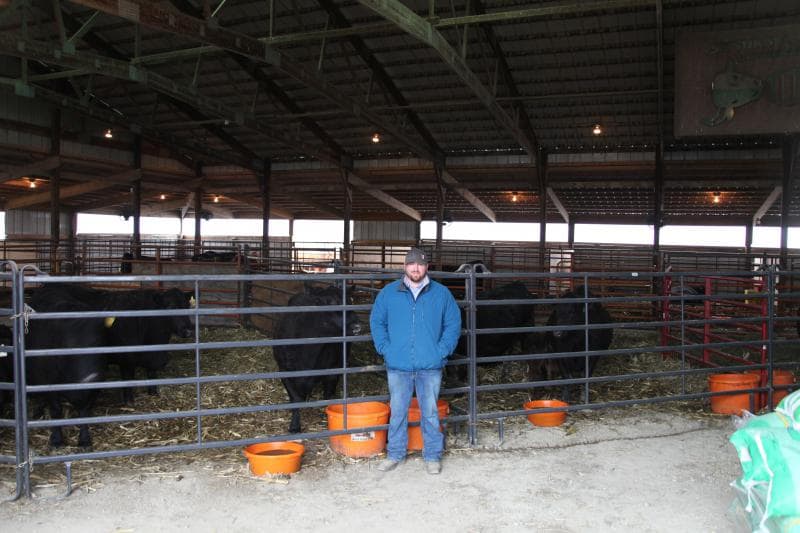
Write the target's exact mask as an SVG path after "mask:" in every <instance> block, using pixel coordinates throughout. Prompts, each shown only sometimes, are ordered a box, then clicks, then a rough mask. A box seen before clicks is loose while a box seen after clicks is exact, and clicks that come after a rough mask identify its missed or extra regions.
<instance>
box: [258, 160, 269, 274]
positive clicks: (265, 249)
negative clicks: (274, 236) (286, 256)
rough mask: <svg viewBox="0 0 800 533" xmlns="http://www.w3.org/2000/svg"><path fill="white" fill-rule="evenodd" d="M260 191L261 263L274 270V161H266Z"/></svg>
mask: <svg viewBox="0 0 800 533" xmlns="http://www.w3.org/2000/svg"><path fill="white" fill-rule="evenodd" d="M258 189H259V191H260V192H261V261H262V264H264V265H266V267H267V269H269V270H272V265H271V264H270V260H269V213H270V204H271V202H272V161H271V160H270V159H265V160H264V173H263V174H262V175H261V176H259V183H258Z"/></svg>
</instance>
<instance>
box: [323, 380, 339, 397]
mask: <svg viewBox="0 0 800 533" xmlns="http://www.w3.org/2000/svg"><path fill="white" fill-rule="evenodd" d="M321 379H322V398H323V399H325V400H330V399H331V398H333V395H334V394H336V386H337V385H338V384H339V376H336V375H334V376H323V377H322V378H321Z"/></svg>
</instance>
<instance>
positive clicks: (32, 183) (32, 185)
mask: <svg viewBox="0 0 800 533" xmlns="http://www.w3.org/2000/svg"><path fill="white" fill-rule="evenodd" d="M28 188H29V189H35V188H36V178H28Z"/></svg>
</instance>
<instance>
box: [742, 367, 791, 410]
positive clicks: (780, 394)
mask: <svg viewBox="0 0 800 533" xmlns="http://www.w3.org/2000/svg"><path fill="white" fill-rule="evenodd" d="M762 372H763V373H764V376H765V377H764V385H766V384H767V383H769V381H768V379H767V378H766V376H767V372H766V370H764V371H762V370H749V371H748V372H747V373H748V374H753V375H756V376H758V377H759V379H760V378H761V373H762ZM796 382H797V381H796V379H795V377H794V373H792V371H791V370H779V369H776V370H773V371H772V384H773V385H774V386H775V387H785V386H787V385H794V384H795V383H796ZM789 392H790V391H789V389H779V390H775V391H774V392H773V393H772V408H773V409H775V407H776V406H777V405H778V403H780V401H781V400H783V399H784V398H785V397H786V396H787V395H788V394H789ZM765 405H767V393H766V392H762V393H761V398H760V400H759V402H758V407H759V408H761V407H764V406H765Z"/></svg>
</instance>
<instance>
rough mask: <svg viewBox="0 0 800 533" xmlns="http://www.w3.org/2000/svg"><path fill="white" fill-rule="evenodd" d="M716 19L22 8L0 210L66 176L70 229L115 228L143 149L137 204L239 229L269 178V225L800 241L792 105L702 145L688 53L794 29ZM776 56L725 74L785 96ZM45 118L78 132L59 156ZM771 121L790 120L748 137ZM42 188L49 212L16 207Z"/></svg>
mask: <svg viewBox="0 0 800 533" xmlns="http://www.w3.org/2000/svg"><path fill="white" fill-rule="evenodd" d="M378 4H379V5H378ZM717 4H718V2H714V1H712V0H697V1H694V2H691V3H686V2H678V1H673V0H663V1H661V2H659V1H655V0H613V1H604V2H599V1H597V2H583V3H580V2H571V3H570V2H564V3H554V2H548V3H542V2H538V1H531V2H523V3H516V4H514V5H510V4H508V3H507V2H505V1H503V0H480V1H477V2H476V1H475V0H469V1H467V0H457V1H455V2H453V3H451V4H449V5H447V6H444V5H443V4H442V5H437V3H436V2H429V1H427V0H425V1H422V0H419V1H417V0H413V1H411V2H403V3H402V4H400V3H399V2H381V3H377V2H371V0H369V1H368V0H365V1H364V2H349V3H348V2H341V1H339V0H295V1H294V2H293V3H292V4H291V5H275V4H273V5H272V8H270V4H269V3H256V2H249V1H244V0H240V1H236V0H228V1H227V2H225V3H224V4H222V5H220V6H218V9H214V10H213V14H212V10H206V9H205V4H204V3H203V2H200V1H198V0H175V1H174V2H171V3H169V2H160V3H152V2H143V1H139V0H131V1H130V2H127V3H125V6H128V7H129V8H130V9H129V10H128V11H124V10H123V11H124V12H122V13H120V9H119V8H120V6H121V5H122V4H119V3H118V2H112V1H110V0H76V1H70V2H56V3H47V2H10V3H9V4H8V7H6V8H5V9H3V10H2V11H0V91H2V93H3V95H4V97H5V98H6V99H7V100H5V101H4V102H5V103H0V202H1V203H2V204H3V205H4V206H5V205H11V206H14V205H26V206H30V207H32V208H39V207H44V206H46V204H47V203H46V202H45V203H41V202H39V203H35V205H34V204H33V203H31V202H36V201H34V200H17V199H18V198H23V197H28V196H33V195H36V194H42V193H43V192H47V191H48V187H49V186H50V181H49V180H48V179H47V178H48V176H49V174H51V173H52V172H57V173H58V180H59V187H60V188H61V189H64V190H66V191H76V194H75V195H71V196H68V197H63V198H62V196H61V195H59V198H60V199H62V201H61V202H60V203H61V207H63V208H64V209H67V210H70V211H78V212H83V211H86V210H88V211H92V212H106V213H116V212H119V209H120V205H121V204H120V200H119V199H120V198H124V197H125V195H128V194H129V191H128V185H129V184H126V183H123V182H114V181H113V180H112V179H106V178H110V177H113V176H115V175H119V174H120V173H124V172H126V171H129V170H131V169H132V168H134V167H135V165H134V164H133V161H134V146H136V142H135V141H134V139H135V138H136V137H137V136H140V137H141V138H142V140H143V142H142V144H141V146H142V159H141V168H142V174H141V178H140V180H138V181H137V183H139V184H140V185H141V187H142V190H143V191H144V194H143V196H142V202H143V203H144V204H155V203H157V202H158V201H159V200H158V194H157V193H158V191H159V190H163V191H168V192H174V193H175V194H183V195H186V194H189V193H191V192H193V191H194V190H195V189H198V188H200V189H203V190H206V191H209V192H206V193H204V195H203V197H202V198H200V199H199V200H200V201H201V202H202V203H205V202H207V201H209V200H210V199H211V201H213V196H211V195H213V194H224V195H225V196H226V199H225V202H224V203H225V205H224V208H225V209H228V210H230V216H234V217H260V216H261V208H259V206H261V207H262V208H263V205H262V204H263V202H264V199H263V196H262V189H263V187H262V185H263V175H264V173H265V163H264V162H265V161H270V162H271V163H270V165H271V170H269V175H270V176H271V178H270V179H271V184H270V187H269V191H270V198H269V199H268V203H269V210H270V212H276V213H277V212H280V213H282V214H283V215H288V216H289V217H290V218H322V219H338V218H341V217H342V216H343V215H344V212H345V209H343V201H344V198H345V196H344V192H343V187H348V188H349V189H351V191H352V194H351V196H350V199H351V205H350V210H351V212H352V217H353V219H354V220H409V219H410V220H415V221H420V220H435V219H437V216H438V214H439V208H438V207H437V202H436V200H437V198H438V196H437V195H436V193H437V187H438V186H439V185H443V186H444V187H446V188H447V189H448V190H449V191H451V192H452V194H447V195H446V198H445V199H446V204H447V205H446V209H447V213H448V216H449V217H450V218H452V219H453V220H454V221H462V220H463V221H476V220H495V221H507V222H512V221H513V222H523V221H524V222H529V221H539V220H542V219H544V220H547V221H549V222H565V221H567V220H569V222H570V223H576V222H579V223H583V222H585V221H593V222H611V221H615V222H619V221H624V222H626V223H638V224H642V223H645V224H647V223H650V222H652V221H653V220H654V219H655V217H656V214H655V213H654V211H655V210H662V211H663V212H662V213H660V214H659V215H658V217H657V218H658V219H659V220H661V221H663V222H665V223H666V222H667V221H670V222H671V223H672V222H676V221H677V222H679V223H701V222H702V223H713V224H722V225H724V224H737V225H738V224H741V223H743V222H742V221H747V224H753V223H754V221H757V222H760V224H761V225H778V224H793V223H796V222H797V221H798V220H800V201H798V200H800V198H798V190H797V189H798V188H797V186H796V180H793V179H789V180H788V182H789V184H790V185H789V186H788V187H787V186H785V182H786V180H787V172H788V177H789V178H792V177H793V176H794V174H796V172H797V170H796V168H795V166H794V165H793V164H788V165H787V161H785V159H786V158H787V157H789V155H787V154H788V153H789V152H788V151H786V150H784V149H783V146H784V136H785V133H786V132H792V131H796V130H798V129H800V128H798V127H797V123H798V122H800V121H798V120H797V119H793V117H794V112H793V111H794V110H793V108H791V106H788V103H790V102H791V101H793V100H792V99H793V98H795V96H796V95H795V94H794V93H791V91H789V92H786V91H784V92H780V91H778V92H776V91H775V90H773V89H771V88H769V90H768V91H766V92H765V93H764V94H762V96H761V98H760V99H758V100H757V101H753V102H749V103H747V104H745V105H741V106H739V107H737V108H736V109H735V110H734V114H733V118H732V119H729V120H727V122H725V121H723V122H722V123H720V124H719V125H715V126H713V127H709V126H704V125H702V122H701V121H702V119H709V117H714V116H715V115H716V114H717V113H718V110H717V108H716V107H715V105H714V102H715V101H716V100H715V99H714V98H713V97H712V95H711V86H712V81H714V77H715V76H718V75H720V73H722V72H724V70H725V68H724V65H725V64H726V61H724V58H722V59H721V60H720V61H722V62H719V61H717V60H718V59H719V58H717V57H705V56H703V57H702V60H700V56H701V55H702V54H704V53H705V52H703V51H702V50H704V49H703V48H702V47H701V48H694V49H692V48H691V46H690V44H691V40H692V39H696V38H705V37H704V36H707V35H721V36H723V37H724V39H727V40H728V41H726V42H733V41H735V40H736V39H737V38H742V39H753V38H756V41H750V42H767V41H758V40H757V36H758V35H759V33H758V32H762V33H766V34H769V35H771V36H778V37H780V36H786V35H792V34H793V33H796V32H795V31H793V30H792V28H794V27H796V26H797V25H800V6H795V5H794V4H792V3H781V2H777V3H753V2H746V1H745V0H726V2H724V7H725V9H722V8H721V7H719V6H718V5H717ZM87 6H89V7H87ZM715 6H716V7H715ZM375 8H377V11H376V9H375ZM398 13H399V14H401V16H398ZM23 14H25V15H24V16H23ZM298 14H301V15H298ZM387 17H388V19H387ZM170 21H172V25H171V24H170ZM776 21H780V22H779V23H778V22H776ZM793 25H794V26H793ZM753 36H756V37H753ZM731 40H733V41H731ZM775 42H777V41H775ZM21 49H24V50H21ZM687 50H694V51H693V52H689V53H690V54H695V55H694V56H691V55H689V56H687V55H686V54H687ZM760 52H761V50H760V49H758V48H755V49H752V51H751V52H750V53H751V54H756V55H758V54H759V53H760ZM763 52H764V54H765V55H764V59H763V60H758V61H757V62H755V63H752V65H757V67H751V64H750V63H747V61H750V59H749V58H745V57H734V64H736V65H740V66H741V70H742V71H743V72H748V73H754V75H755V76H756V77H758V78H759V79H761V80H762V81H763V82H764V83H767V84H770V83H776V82H777V81H781V84H780V85H779V86H780V87H784V88H788V87H791V86H792V85H791V84H789V83H788V81H790V80H789V77H791V76H792V75H794V74H793V73H794V70H793V67H791V65H789V64H787V65H783V64H782V63H780V61H779V59H776V58H777V57H778V56H776V55H775V54H770V53H769V51H768V50H763ZM725 53H727V52H725ZM682 54H683V55H682ZM718 55H719V54H718ZM682 57H683V58H686V57H689V58H693V59H694V60H690V61H689V63H686V61H685V59H684V60H683V63H682V62H681V61H682V60H681V58H682ZM770 61H772V62H773V63H770ZM787 61H788V59H787ZM727 63H730V61H727ZM687 64H695V65H698V66H702V67H703V68H698V69H695V70H696V71H697V73H699V74H702V76H705V78H703V79H704V80H705V81H703V82H694V86H695V87H700V86H702V87H703V91H705V92H700V93H697V94H698V95H696V96H685V94H688V93H686V90H685V89H686V84H685V83H684V82H682V81H681V80H683V79H684V78H685V76H686V75H687V73H688V70H687V69H686V68H685V66H686V65H687ZM773 64H774V66H773ZM718 65H722V66H718ZM759 68H760V69H762V70H759ZM703 69H705V70H707V71H708V72H705V71H703V72H700V71H701V70H703ZM781 76H783V78H781ZM779 78H780V79H779ZM784 78H786V79H784ZM770 80H776V81H770ZM775 86H776V87H778V85H775ZM787 91H788V89H787ZM767 96H768V97H767ZM687 105H694V106H696V107H695V108H694V109H695V110H694V111H693V112H692V113H691V114H690V115H687V116H695V117H697V122H696V124H697V125H696V126H695V128H696V129H697V131H696V132H690V133H691V134H687V133H686V131H687V130H686V127H685V124H686V120H687V119H686V118H682V117H684V115H682V113H683V111H682V110H683V109H684V108H685V107H686V106H687ZM54 109H60V110H61V111H62V112H63V113H64V114H65V116H66V117H67V118H66V119H65V120H63V121H62V125H61V127H60V128H61V132H60V135H51V132H50V128H51V125H50V122H51V121H50V119H49V113H51V112H52V110H54ZM723 111H724V109H723ZM769 112H774V113H775V116H776V117H778V119H779V120H778V121H775V120H773V119H770V120H753V119H752V115H753V113H769ZM720 116H727V115H725V114H722V115H720ZM780 120H786V121H788V123H786V124H783V125H781V127H780V128H778V129H775V130H774V131H770V130H769V128H767V129H764V128H763V127H762V128H761V129H759V128H758V127H755V128H754V127H751V126H758V125H759V124H771V123H773V122H775V123H778V122H780ZM792 120H795V122H794V123H792V122H791V121H792ZM731 124H732V125H733V126H735V127H734V128H731V127H730V126H731ZM793 124H794V125H793ZM595 126H598V128H595ZM109 128H113V129H114V132H113V133H114V136H113V139H106V138H105V137H104V136H103V133H102V132H103V131H104V130H105V129H109ZM737 128H738V129H737ZM595 129H597V130H598V132H599V133H593V130H595ZM376 132H377V133H379V134H380V139H379V141H380V142H378V143H373V142H372V137H373V134H374V133H376ZM51 138H58V139H61V141H60V142H61V150H60V152H58V151H51V148H50V146H49V143H50V139H51ZM662 145H663V154H659V155H658V158H659V159H658V160H660V161H663V168H661V170H660V171H658V173H657V172H656V169H655V167H656V165H655V161H656V159H657V157H656V151H657V150H656V148H657V147H658V146H662ZM544 153H546V154H547V172H546V173H539V172H537V171H536V163H537V158H539V157H541V155H540V154H544ZM54 158H58V159H57V160H56V159H54ZM54 161H55V163H54ZM788 163H792V162H791V161H790V162H788ZM198 164H202V168H203V169H204V171H203V172H202V174H201V175H200V176H196V175H195V173H194V169H195V168H196V166H197V165H198ZM49 165H52V166H49ZM343 168H344V169H348V170H347V179H346V182H344V183H343V182H342V179H341V178H342V169H343ZM437 168H438V169H439V170H440V174H441V175H440V178H439V180H440V181H438V182H437V180H436V179H435V176H436V169H437ZM657 174H658V176H657ZM30 176H40V178H41V179H40V180H39V181H40V183H39V185H40V186H41V187H42V188H41V189H37V190H33V189H29V188H28V187H26V186H25V185H26V183H25V180H24V178H26V177H30ZM198 179H199V180H200V182H199V184H198V181H197V180H198ZM103 181H105V182H107V183H109V184H110V185H109V186H108V187H104V188H95V186H93V185H89V184H90V183H95V182H103ZM657 183H660V185H659V186H658V187H656V184H657ZM778 186H780V189H779V190H780V192H778V189H777V187H778ZM97 187H99V186H97ZM714 191H719V192H720V193H721V194H720V198H721V202H719V203H714V202H712V200H711V199H712V196H711V193H712V192H714ZM513 192H518V193H519V195H520V197H521V198H522V201H520V202H512V201H511V197H512V193H513ZM655 195H659V197H656V196H655ZM105 197H108V198H111V199H112V200H107V199H106V198H105ZM40 198H43V197H40ZM779 198H780V199H781V200H780V201H778V199H779ZM245 200H246V201H245ZM51 201H52V199H51ZM127 201H128V203H129V202H130V200H127ZM14 202H21V203H16V204H15V203H14ZM598 202H608V205H598ZM217 207H219V206H217ZM156 209H158V208H156ZM163 213H164V214H165V215H169V216H172V211H163ZM176 213H177V210H176ZM756 215H757V216H756ZM226 216H227V215H226Z"/></svg>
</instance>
